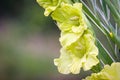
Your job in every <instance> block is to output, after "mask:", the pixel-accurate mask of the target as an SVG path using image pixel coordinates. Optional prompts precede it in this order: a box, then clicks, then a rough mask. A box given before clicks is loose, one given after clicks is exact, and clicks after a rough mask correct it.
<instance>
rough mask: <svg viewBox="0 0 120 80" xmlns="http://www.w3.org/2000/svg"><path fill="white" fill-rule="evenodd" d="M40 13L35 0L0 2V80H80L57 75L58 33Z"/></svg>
mask: <svg viewBox="0 0 120 80" xmlns="http://www.w3.org/2000/svg"><path fill="white" fill-rule="evenodd" d="M43 14H44V9H43V8H41V7H40V6H39V5H38V4H37V3H36V1H35V0H1V1H0V80H80V79H81V77H80V75H62V74H60V73H58V71H57V68H56V66H54V64H53V59H54V58H56V57H59V55H60V53H59V49H60V47H61V46H60V44H59V35H60V31H59V29H58V28H57V26H56V25H55V22H54V21H52V19H51V18H50V17H45V16H44V15H43ZM85 74H86V73H85ZM85 74H84V75H85ZM81 75H82V74H81Z"/></svg>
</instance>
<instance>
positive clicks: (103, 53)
mask: <svg viewBox="0 0 120 80" xmlns="http://www.w3.org/2000/svg"><path fill="white" fill-rule="evenodd" d="M97 47H98V49H99V55H98V58H99V59H101V60H102V62H103V64H109V65H110V64H111V63H113V62H114V61H115V60H114V59H113V58H112V56H111V55H110V53H109V52H108V51H107V50H106V48H105V47H104V46H103V45H102V43H101V42H100V41H99V40H98V41H97Z"/></svg>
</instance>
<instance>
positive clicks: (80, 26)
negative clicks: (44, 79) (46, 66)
mask: <svg viewBox="0 0 120 80" xmlns="http://www.w3.org/2000/svg"><path fill="white" fill-rule="evenodd" d="M38 3H39V4H40V5H41V6H42V7H43V8H45V16H48V15H49V14H50V13H51V17H52V18H53V20H55V21H56V22H57V25H58V27H59V29H60V30H61V37H60V43H61V45H62V48H61V50H60V52H61V55H60V58H57V59H54V64H55V65H56V66H57V67H58V70H59V72H60V73H63V74H69V73H73V74H78V73H79V72H80V69H81V68H83V69H84V70H90V69H91V68H92V67H93V66H95V65H97V64H98V63H99V60H98V59H97V57H96V56H97V55H98V49H97V47H96V45H95V38H94V36H93V33H92V31H91V30H90V29H89V26H88V25H87V22H86V17H85V15H84V14H83V12H82V4H81V3H74V4H72V3H71V2H70V0H38Z"/></svg>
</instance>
